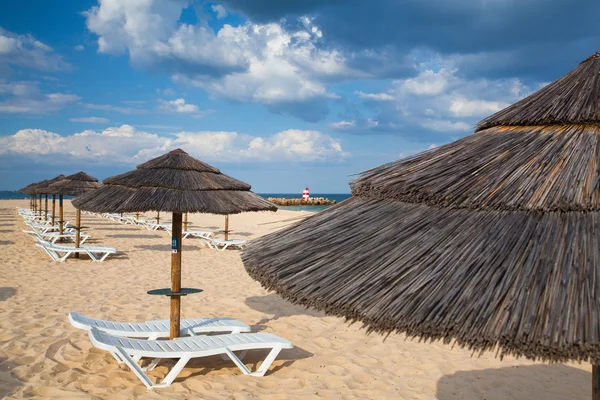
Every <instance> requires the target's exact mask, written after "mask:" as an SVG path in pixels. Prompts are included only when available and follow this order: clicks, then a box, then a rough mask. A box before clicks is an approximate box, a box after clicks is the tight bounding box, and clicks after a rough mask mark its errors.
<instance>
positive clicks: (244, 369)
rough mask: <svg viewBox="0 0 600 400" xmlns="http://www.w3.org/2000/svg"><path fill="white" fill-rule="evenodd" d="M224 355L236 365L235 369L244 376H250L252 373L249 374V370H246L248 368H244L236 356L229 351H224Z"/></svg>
mask: <svg viewBox="0 0 600 400" xmlns="http://www.w3.org/2000/svg"><path fill="white" fill-rule="evenodd" d="M225 354H227V355H228V356H229V358H231V361H233V362H234V363H235V365H237V367H238V368H239V369H240V370H241V371H242V372H243V373H244V374H246V375H252V373H251V372H250V370H249V369H248V367H246V366H245V365H244V363H243V362H242V361H241V360H240V359H239V358H237V356H236V355H235V354H233V351H231V350H229V349H225ZM269 355H270V354H269Z"/></svg>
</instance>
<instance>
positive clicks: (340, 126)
mask: <svg viewBox="0 0 600 400" xmlns="http://www.w3.org/2000/svg"><path fill="white" fill-rule="evenodd" d="M328 126H329V127H330V128H333V129H345V128H353V127H354V126H356V121H354V120H353V121H338V122H332V123H330V124H329V125H328Z"/></svg>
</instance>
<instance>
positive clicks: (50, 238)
mask: <svg viewBox="0 0 600 400" xmlns="http://www.w3.org/2000/svg"><path fill="white" fill-rule="evenodd" d="M23 232H25V233H29V234H30V235H31V236H33V237H34V238H36V239H38V240H43V241H45V242H50V243H52V244H55V243H56V242H57V241H58V240H59V239H69V240H71V241H73V242H74V241H75V233H74V232H68V233H63V234H62V235H61V234H60V233H58V232H45V233H43V232H38V231H23ZM79 238H80V242H79V244H84V243H85V241H86V240H88V239H89V238H90V235H86V234H85V233H81V235H80V237H79Z"/></svg>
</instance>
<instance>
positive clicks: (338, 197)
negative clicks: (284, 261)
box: [0, 191, 352, 212]
mask: <svg viewBox="0 0 600 400" xmlns="http://www.w3.org/2000/svg"><path fill="white" fill-rule="evenodd" d="M257 194H258V195H260V196H262V197H264V198H265V199H266V198H269V197H283V198H286V199H293V198H301V197H302V193H257ZM350 196H352V195H351V194H350V193H311V194H310V197H324V198H326V199H329V200H335V201H336V202H337V203H339V202H340V201H344V200H346V199H347V198H349V197H350ZM28 198H29V195H28V194H23V193H18V192H11V191H0V200H18V199H28ZM65 198H66V196H65ZM278 207H279V208H280V209H282V210H294V211H312V212H318V211H323V210H324V209H326V208H327V207H330V206H278Z"/></svg>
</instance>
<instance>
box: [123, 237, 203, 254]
mask: <svg viewBox="0 0 600 400" xmlns="http://www.w3.org/2000/svg"><path fill="white" fill-rule="evenodd" d="M144 237H146V236H144ZM170 241H171V239H169V240H168V242H170ZM134 247H135V248H136V249H140V250H153V251H154V250H155V251H168V252H170V251H171V244H170V243H166V244H136V245H135V246H134ZM192 250H198V246H182V247H181V251H182V252H186V251H192Z"/></svg>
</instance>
